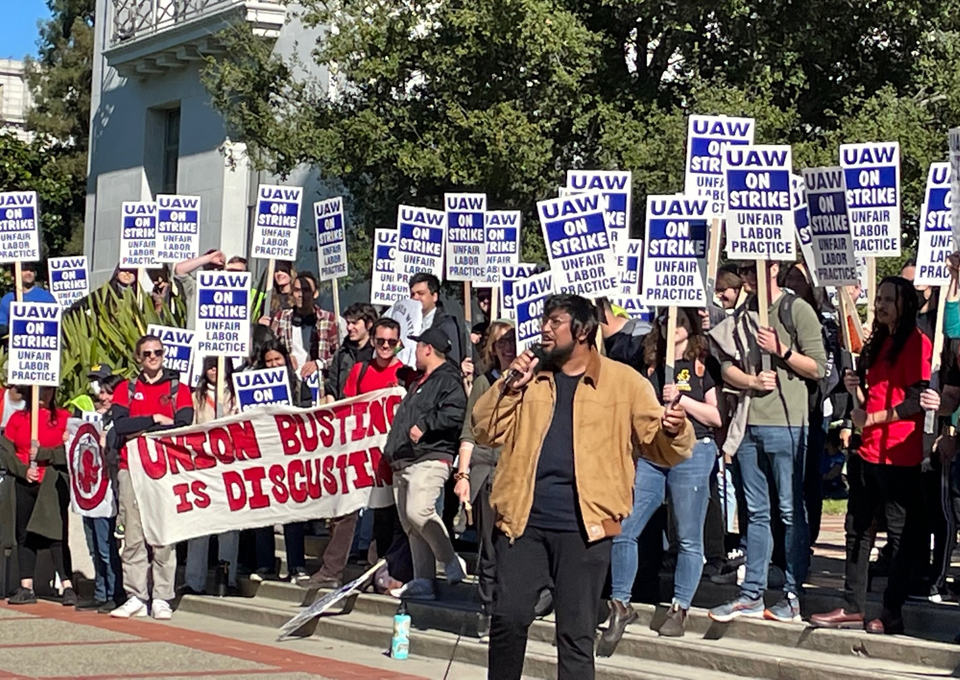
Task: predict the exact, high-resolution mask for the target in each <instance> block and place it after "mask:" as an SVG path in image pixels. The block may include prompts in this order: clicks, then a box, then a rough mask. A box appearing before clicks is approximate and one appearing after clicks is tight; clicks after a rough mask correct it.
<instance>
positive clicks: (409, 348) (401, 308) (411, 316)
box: [383, 298, 423, 368]
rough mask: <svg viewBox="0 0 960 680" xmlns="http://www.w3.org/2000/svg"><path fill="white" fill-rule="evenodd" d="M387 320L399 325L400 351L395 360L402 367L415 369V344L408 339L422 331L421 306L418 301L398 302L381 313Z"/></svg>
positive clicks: (408, 299)
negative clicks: (401, 364)
mask: <svg viewBox="0 0 960 680" xmlns="http://www.w3.org/2000/svg"><path fill="white" fill-rule="evenodd" d="M383 315H384V316H385V317H387V318H388V319H393V320H394V321H396V322H397V323H398V324H400V349H398V350H397V358H398V359H399V360H400V361H401V362H402V363H403V365H404V366H410V367H411V368H416V367H417V343H416V342H414V341H413V340H411V339H410V336H412V335H420V333H421V331H423V305H422V304H421V303H420V302H419V301H418V300H411V299H410V298H406V299H404V300H398V301H397V302H396V303H394V305H393V306H392V307H391V308H390V309H388V310H387V311H385V312H384V313H383Z"/></svg>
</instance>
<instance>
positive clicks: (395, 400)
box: [380, 394, 403, 434]
mask: <svg viewBox="0 0 960 680" xmlns="http://www.w3.org/2000/svg"><path fill="white" fill-rule="evenodd" d="M401 401H403V397H400V396H398V395H396V394H392V395H390V396H389V397H387V403H386V405H385V406H384V410H385V411H386V412H387V420H388V421H389V422H390V424H391V425H393V417H394V416H395V415H396V414H397V409H398V408H400V402H401ZM380 432H381V433H383V434H386V433H387V429H386V428H384V429H383V430H380Z"/></svg>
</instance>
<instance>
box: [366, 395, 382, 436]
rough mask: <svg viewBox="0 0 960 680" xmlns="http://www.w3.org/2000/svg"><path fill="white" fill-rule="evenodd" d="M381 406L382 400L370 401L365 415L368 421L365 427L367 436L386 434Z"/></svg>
mask: <svg viewBox="0 0 960 680" xmlns="http://www.w3.org/2000/svg"><path fill="white" fill-rule="evenodd" d="M383 406H384V403H383V400H381V399H378V400H377V401H371V402H370V404H369V406H368V407H367V415H368V416H369V421H370V422H369V425H368V426H367V434H368V435H370V436H372V435H374V434H376V433H379V434H387V418H386V416H385V415H384V413H383Z"/></svg>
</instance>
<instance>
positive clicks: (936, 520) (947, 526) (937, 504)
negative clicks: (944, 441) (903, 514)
mask: <svg viewBox="0 0 960 680" xmlns="http://www.w3.org/2000/svg"><path fill="white" fill-rule="evenodd" d="M930 462H931V464H932V466H933V467H932V469H931V470H930V471H929V472H921V473H920V478H921V480H920V485H921V489H922V494H921V495H922V497H923V505H924V511H925V512H924V515H925V516H924V519H925V522H924V524H923V528H922V532H923V533H922V536H923V538H922V539H921V540H922V541H923V542H922V548H921V551H920V552H918V554H917V555H916V559H917V564H916V569H917V571H916V572H915V573H914V582H915V583H916V585H918V586H926V587H929V586H931V585H932V586H936V587H937V588H941V589H942V588H945V587H946V585H947V572H948V571H949V569H950V556H951V555H952V554H953V549H954V548H955V547H956V533H957V532H956V524H955V523H954V518H953V503H952V500H951V495H952V494H951V491H952V490H951V486H952V485H951V479H950V477H951V475H950V466H949V465H947V466H946V467H944V466H943V464H942V463H941V462H940V458H939V456H937V455H934V456H933V457H932V458H931V461H930ZM930 534H933V555H932V558H933V559H932V560H931V555H930V553H929V551H928V550H925V548H926V546H927V545H929V536H930ZM924 590H926V588H924ZM923 594H926V593H925V592H924V593H923Z"/></svg>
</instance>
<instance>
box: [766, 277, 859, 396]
mask: <svg viewBox="0 0 960 680" xmlns="http://www.w3.org/2000/svg"><path fill="white" fill-rule="evenodd" d="M798 299H799V298H798V297H797V296H796V295H794V294H793V293H787V292H786V291H784V293H783V296H782V297H781V299H780V307H779V309H778V317H779V319H780V324H781V325H782V326H783V328H784V330H785V331H787V335H789V336H790V340H791V344H793V345H794V346H797V345H798V343H797V326H796V324H795V323H794V320H793V303H794V301H795V300H798ZM834 326H835V324H834ZM820 338H821V340H822V341H823V349H824V351H825V353H826V355H827V364H826V370H825V371H824V376H823V377H822V378H820V380H811V379H810V378H802V379H803V381H804V382H805V383H806V384H807V391H808V392H809V405H810V412H811V413H813V412H815V411H819V410H822V408H823V401H824V400H825V399H828V398H830V397H831V396H832V395H833V392H834V391H835V390H836V388H837V386H838V385H839V384H840V376H841V375H842V373H843V371H842V370H841V366H840V361H841V356H840V354H841V353H840V342H839V338H838V337H837V329H836V328H833V329H828V328H827V325H826V324H825V323H823V322H821V324H820Z"/></svg>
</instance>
